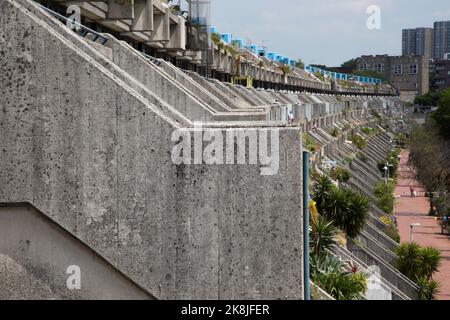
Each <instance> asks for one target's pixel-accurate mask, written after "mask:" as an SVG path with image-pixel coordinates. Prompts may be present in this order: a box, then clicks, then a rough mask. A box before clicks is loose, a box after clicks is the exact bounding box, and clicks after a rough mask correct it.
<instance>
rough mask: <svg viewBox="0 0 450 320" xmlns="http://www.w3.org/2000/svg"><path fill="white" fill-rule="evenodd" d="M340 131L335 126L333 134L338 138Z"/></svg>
mask: <svg viewBox="0 0 450 320" xmlns="http://www.w3.org/2000/svg"><path fill="white" fill-rule="evenodd" d="M339 133H340V131H339V129H338V128H334V129H333V131H332V132H331V135H332V136H333V137H335V138H336V137H337V136H338V135H339Z"/></svg>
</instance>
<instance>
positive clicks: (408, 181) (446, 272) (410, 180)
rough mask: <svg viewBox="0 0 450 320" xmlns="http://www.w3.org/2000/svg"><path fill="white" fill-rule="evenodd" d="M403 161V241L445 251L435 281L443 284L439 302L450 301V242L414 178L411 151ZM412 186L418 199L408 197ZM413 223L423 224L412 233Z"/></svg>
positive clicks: (399, 209) (399, 204)
mask: <svg viewBox="0 0 450 320" xmlns="http://www.w3.org/2000/svg"><path fill="white" fill-rule="evenodd" d="M400 156H401V161H400V165H399V170H398V181H397V186H396V187H395V194H396V195H397V196H399V195H401V197H397V198H396V204H395V211H396V217H397V222H398V228H399V231H400V238H401V241H402V242H410V241H411V237H412V238H413V240H414V241H415V242H417V243H418V244H420V245H421V246H427V247H434V248H436V249H438V250H440V251H441V255H442V264H441V267H440V269H439V273H436V275H435V280H437V281H439V283H440V285H441V286H440V290H441V292H440V294H439V295H438V297H437V299H439V300H450V239H449V237H448V236H444V235H441V227H440V225H439V221H438V220H436V219H435V218H434V217H430V216H429V215H428V213H429V210H430V205H429V200H428V198H425V197H424V196H423V195H424V189H423V187H422V186H421V185H420V183H418V182H417V181H416V180H415V178H414V171H413V168H411V166H410V165H409V164H408V157H409V151H407V150H404V151H403V152H402V153H401V155H400ZM410 186H413V188H414V189H415V190H416V191H417V194H418V196H417V197H415V198H411V197H407V196H405V195H407V194H408V193H410ZM411 224H420V226H417V227H414V228H413V232H411Z"/></svg>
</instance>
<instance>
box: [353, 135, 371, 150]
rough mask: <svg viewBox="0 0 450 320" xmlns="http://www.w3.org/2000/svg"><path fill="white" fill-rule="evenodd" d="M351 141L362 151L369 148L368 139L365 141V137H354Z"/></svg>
mask: <svg viewBox="0 0 450 320" xmlns="http://www.w3.org/2000/svg"><path fill="white" fill-rule="evenodd" d="M351 141H352V143H353V144H354V145H355V146H356V147H357V148H358V149H360V150H362V149H364V148H366V147H367V141H366V139H364V138H363V137H361V136H359V135H356V134H355V135H353V136H352V137H351Z"/></svg>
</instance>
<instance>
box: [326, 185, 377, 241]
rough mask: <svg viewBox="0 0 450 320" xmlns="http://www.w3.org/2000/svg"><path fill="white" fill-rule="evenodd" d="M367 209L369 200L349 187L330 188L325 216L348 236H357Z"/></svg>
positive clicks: (364, 220)
mask: <svg viewBox="0 0 450 320" xmlns="http://www.w3.org/2000/svg"><path fill="white" fill-rule="evenodd" d="M368 211H369V200H368V199H367V198H366V197H364V196H362V195H360V194H358V193H356V192H353V191H352V190H350V189H345V188H341V189H338V188H332V190H331V192H330V194H329V202H328V205H327V208H326V210H325V211H324V213H325V216H326V217H327V218H328V219H330V220H332V221H334V223H335V226H336V227H338V228H339V229H341V230H342V231H344V232H345V233H346V234H347V236H348V237H350V238H355V237H357V236H358V235H359V234H360V232H361V230H362V229H363V227H364V224H365V222H366V219H367V214H368Z"/></svg>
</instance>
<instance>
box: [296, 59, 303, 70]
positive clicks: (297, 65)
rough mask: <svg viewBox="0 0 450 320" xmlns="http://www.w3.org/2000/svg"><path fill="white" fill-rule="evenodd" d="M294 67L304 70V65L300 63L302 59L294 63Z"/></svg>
mask: <svg viewBox="0 0 450 320" xmlns="http://www.w3.org/2000/svg"><path fill="white" fill-rule="evenodd" d="M295 66H296V67H297V68H300V69H304V68H305V63H304V62H303V61H302V59H298V60H297V62H296V63H295Z"/></svg>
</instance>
